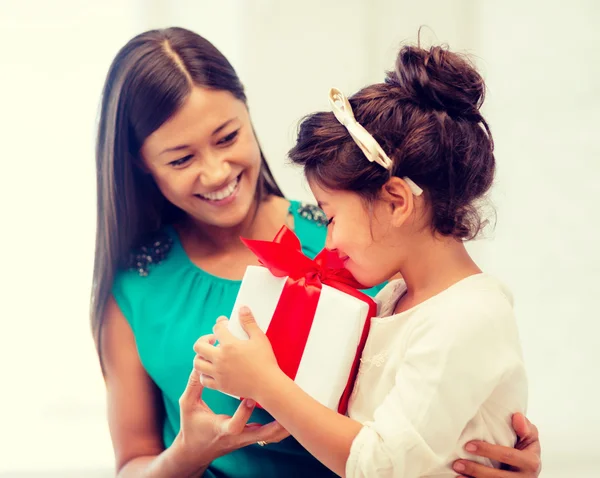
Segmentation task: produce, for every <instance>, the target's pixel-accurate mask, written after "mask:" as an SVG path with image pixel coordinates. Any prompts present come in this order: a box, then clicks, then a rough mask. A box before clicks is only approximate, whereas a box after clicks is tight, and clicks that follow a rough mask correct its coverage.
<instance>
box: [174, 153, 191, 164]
mask: <svg viewBox="0 0 600 478" xmlns="http://www.w3.org/2000/svg"><path fill="white" fill-rule="evenodd" d="M190 159H192V155H191V154H188V155H187V156H184V157H183V158H179V159H176V160H175V161H171V162H170V163H169V164H170V165H171V166H174V167H177V166H183V165H184V164H185V163H187V162H188V161H189V160H190Z"/></svg>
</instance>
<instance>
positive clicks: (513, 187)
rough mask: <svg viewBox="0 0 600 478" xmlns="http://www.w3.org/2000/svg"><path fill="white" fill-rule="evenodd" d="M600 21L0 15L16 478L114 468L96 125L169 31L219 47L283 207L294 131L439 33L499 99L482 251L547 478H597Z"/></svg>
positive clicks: (56, 7) (479, 10)
mask: <svg viewBox="0 0 600 478" xmlns="http://www.w3.org/2000/svg"><path fill="white" fill-rule="evenodd" d="M599 21H600V6H599V4H597V3H595V2H593V1H591V0H590V1H583V0H579V1H578V0H573V1H570V2H566V1H560V2H559V1H544V2H542V1H538V2H534V1H530V2H517V1H516V0H505V1H503V2H492V1H475V0H471V1H469V0H461V1H453V2H446V1H442V0H439V1H434V0H428V1H421V2H407V1H399V0H395V1H394V0H378V1H366V0H346V1H342V0H336V1H333V0H331V1H328V2H324V1H319V0H305V1H303V2H291V1H290V2H281V1H276V0H254V1H250V0H247V1H244V0H222V1H219V2H215V1H213V2H208V1H207V2H198V1H196V0H180V1H177V2H167V1H166V0H165V1H163V0H147V1H143V0H135V1H134V0H131V1H127V2H124V1H119V0H111V1H108V2H107V1H104V2H102V3H100V2H95V3H89V4H88V3H85V4H84V3H82V2H77V1H75V0H71V1H68V0H60V1H58V0H57V1H55V2H44V1H42V0H40V1H17V0H0V42H1V44H2V45H3V55H2V57H1V59H0V61H1V62H2V66H1V67H0V71H1V72H2V76H0V95H1V96H0V99H1V103H0V104H1V105H2V106H1V111H2V114H0V135H1V137H2V158H3V162H2V173H1V174H0V185H1V187H0V199H1V200H2V202H1V204H2V217H3V218H4V219H5V220H4V223H3V225H2V232H3V233H2V234H1V235H0V237H1V239H0V241H2V250H3V251H5V259H4V262H3V266H2V268H1V269H0V270H1V272H0V278H1V280H2V289H1V290H2V293H1V296H2V298H1V300H0V318H1V319H2V320H1V321H0V378H1V379H2V391H3V393H2V395H0V423H2V424H3V426H2V428H3V430H5V431H4V432H3V433H2V434H1V435H0V473H1V472H2V471H10V470H17V469H26V468H29V469H33V468H35V467H37V468H39V469H56V470H67V469H78V468H86V467H87V468H90V469H92V468H97V469H102V468H103V467H106V468H110V466H111V460H112V452H111V449H110V443H109V441H108V435H107V430H106V425H105V422H104V409H103V407H104V402H103V400H104V398H103V385H102V380H101V378H100V375H99V371H98V368H97V365H96V362H95V356H94V351H93V345H92V342H91V339H90V337H89V333H88V325H87V300H88V287H89V278H90V274H91V264H92V241H93V233H94V231H93V228H94V178H93V134H94V120H95V117H96V113H97V106H98V99H99V93H100V89H101V85H102V83H103V80H104V75H105V73H106V70H107V68H108V65H109V62H110V61H111V59H112V57H113V56H114V54H115V53H116V51H117V49H118V48H119V47H120V46H121V45H122V44H123V43H124V42H125V41H126V40H127V39H128V38H130V37H131V36H133V35H134V34H135V33H137V32H139V31H142V30H144V29H147V28H152V27H160V26H168V25H173V24H177V25H181V26H185V27H188V28H191V29H194V30H196V31H198V32H199V33H201V34H203V35H205V36H206V37H207V38H209V39H210V40H211V41H213V42H214V43H215V44H216V46H217V47H219V48H221V49H222V51H223V52H224V53H225V54H226V55H227V56H228V57H229V58H230V60H231V61H232V63H233V64H234V66H235V67H236V68H237V70H238V72H239V73H240V76H241V77H242V80H243V81H244V82H245V84H246V86H247V91H248V95H249V99H250V107H251V112H252V116H253V119H254V122H255V125H256V128H257V131H258V133H259V137H260V138H261V142H262V144H263V147H264V149H265V152H266V154H267V157H268V158H269V159H270V163H271V165H272V167H273V170H274V171H275V174H276V176H277V179H278V180H279V182H280V184H281V185H282V187H283V189H284V191H285V192H286V193H287V194H288V195H289V196H293V197H299V198H303V199H308V198H310V194H309V192H308V190H307V188H306V187H305V186H304V185H303V181H302V178H301V174H300V173H299V172H298V171H296V170H294V169H292V168H291V167H289V166H286V165H285V162H284V157H285V153H286V151H287V150H288V149H289V148H290V147H291V146H292V144H293V140H294V135H295V131H296V126H297V122H298V119H299V118H300V117H301V116H302V115H304V114H306V113H309V112H311V111H313V110H315V109H325V108H327V99H326V95H327V91H328V89H329V87H330V86H334V85H335V86H337V87H339V88H342V89H343V90H345V91H347V92H352V91H353V90H355V89H357V88H359V87H360V86H362V85H364V84H367V83H369V82H373V81H379V80H381V79H382V78H383V70H385V69H387V68H390V67H391V66H392V64H393V60H394V57H395V53H396V50H397V47H398V45H399V44H400V42H401V41H403V40H411V41H414V39H415V38H416V31H417V29H418V27H419V26H420V25H422V24H425V25H427V26H429V27H430V29H429V30H425V31H424V32H423V39H424V41H425V42H427V43H431V42H436V43H438V42H447V43H449V44H450V46H451V47H452V48H453V49H460V50H467V51H470V52H472V53H473V54H475V55H476V56H477V62H478V64H479V65H480V66H481V68H482V71H483V73H484V75H485V77H486V79H487V81H488V86H489V95H488V101H487V104H486V106H485V112H486V115H487V117H488V119H489V121H490V123H491V126H492V130H493V133H494V136H495V140H496V145H497V160H498V165H499V168H498V182H497V185H496V187H495V189H494V194H493V200H494V202H495V205H496V208H497V212H498V225H497V228H496V230H495V232H494V233H492V234H490V237H489V239H487V240H485V241H481V242H479V243H476V244H474V245H473V246H472V250H473V251H474V253H475V255H476V256H477V257H478V258H479V260H480V261H481V263H482V264H483V265H484V266H485V267H486V268H487V269H488V270H489V271H491V272H493V273H496V274H498V275H500V276H501V277H502V278H504V279H505V280H506V281H507V282H508V284H509V285H510V286H511V287H512V288H513V291H514V293H515V296H516V301H517V311H518V314H519V320H520V326H521V332H522V338H523V346H524V349H525V353H526V359H527V363H528V368H529V374H530V380H531V400H530V411H529V415H530V417H531V418H532V419H533V420H534V422H536V424H537V425H538V426H539V427H540V429H541V433H542V443H543V447H544V466H545V472H544V476H547V477H548V478H551V475H550V474H551V473H552V472H554V473H555V474H556V476H577V477H578V478H579V477H582V478H584V477H585V476H588V475H585V473H587V471H583V468H582V471H581V472H577V473H574V471H573V470H574V468H573V467H574V466H576V465H577V464H582V465H581V466H585V465H586V462H588V463H590V464H591V463H593V462H594V461H595V462H596V463H598V462H599V461H600V458H599V457H598V453H597V449H598V447H597V445H596V438H597V433H598V431H600V412H599V411H598V408H597V407H596V403H597V402H598V399H599V398H600V393H599V392H598V389H599V388H598V385H597V377H598V372H597V365H598V364H600V353H599V352H598V349H599V347H598V346H597V344H599V343H600V339H599V333H600V326H599V325H598V319H599V318H600V317H599V316H600V314H599V313H598V311H597V301H595V300H594V299H595V298H594V289H595V287H594V286H597V285H598V283H599V281H598V280H597V279H596V277H597V274H598V273H599V272H600V270H599V269H600V254H598V252H597V247H596V246H595V244H596V243H597V236H598V230H599V226H598V219H600V217H599V214H598V212H597V209H596V208H597V206H598V200H597V199H596V191H597V190H598V189H599V188H598V187H596V185H595V182H596V181H597V176H598V174H599V173H600V165H599V162H598V161H599V159H600V155H599V152H600V151H599V149H600V147H599V146H598V143H597V142H596V141H595V139H596V138H595V136H596V134H595V133H596V132H595V131H594V130H593V128H594V127H595V126H597V125H598V119H597V118H598V116H599V113H600V88H599V86H598V85H599V83H598V80H597V78H598V75H599V74H600V64H599V58H600V52H599V51H598V50H599V47H598V45H599V43H600V34H599V33H598V29H597V25H598V23H599ZM593 242H594V244H593ZM474 360H476V358H475V357H474ZM32 454H33V455H35V456H36V459H37V464H34V463H33V460H31V458H30V457H31V456H32ZM563 469H564V470H569V471H568V472H567V471H565V472H564V473H563V472H562V471H561V470H563ZM589 476H592V475H591V474H590V475H589Z"/></svg>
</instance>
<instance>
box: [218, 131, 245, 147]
mask: <svg viewBox="0 0 600 478" xmlns="http://www.w3.org/2000/svg"><path fill="white" fill-rule="evenodd" d="M239 131H240V130H235V131H233V132H232V133H229V134H228V135H227V136H225V137H223V138H221V139H220V140H219V141H217V144H218V145H224V144H229V143H231V142H232V141H233V140H234V139H235V138H236V137H237V135H238V133H239Z"/></svg>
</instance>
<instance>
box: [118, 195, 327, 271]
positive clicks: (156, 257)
mask: <svg viewBox="0 0 600 478" xmlns="http://www.w3.org/2000/svg"><path fill="white" fill-rule="evenodd" d="M296 213H297V214H298V215H299V216H300V217H302V218H304V219H307V220H308V221H312V222H314V223H316V224H317V226H320V227H322V226H327V223H328V220H327V216H326V215H325V213H324V212H323V211H322V210H321V209H320V208H319V207H317V206H315V205H314V204H308V203H302V202H301V203H298V207H297V208H296ZM172 248H173V238H172V237H171V236H170V235H169V233H168V232H167V231H165V230H163V231H161V232H158V233H156V234H154V235H153V236H152V237H151V239H149V240H148V241H147V242H146V243H145V244H144V245H142V246H141V247H138V248H137V249H134V250H133V251H132V252H131V254H130V256H129V260H128V263H127V269H129V270H131V271H136V272H137V273H138V274H139V275H140V276H141V277H146V276H148V274H149V273H150V269H151V267H152V266H155V265H158V264H160V263H161V262H162V261H164V260H165V259H166V257H167V256H168V255H169V252H170V251H171V249H172Z"/></svg>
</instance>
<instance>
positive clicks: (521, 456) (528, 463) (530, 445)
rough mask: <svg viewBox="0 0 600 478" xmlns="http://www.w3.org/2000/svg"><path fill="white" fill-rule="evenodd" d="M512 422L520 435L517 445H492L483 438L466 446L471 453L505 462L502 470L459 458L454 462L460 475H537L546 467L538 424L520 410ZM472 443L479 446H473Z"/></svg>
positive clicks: (520, 477) (495, 477)
mask: <svg viewBox="0 0 600 478" xmlns="http://www.w3.org/2000/svg"><path fill="white" fill-rule="evenodd" d="M512 422H513V428H514V429H515V432H516V433H517V436H518V437H519V441H518V442H517V444H516V445H515V448H508V447H504V446H500V445H490V444H489V443H486V442H480V441H474V442H469V443H468V444H467V445H466V447H465V448H466V450H467V451H468V452H469V453H472V454H474V455H479V456H484V457H486V458H490V459H492V460H496V461H498V462H500V463H503V464H504V465H503V467H502V469H500V470H497V469H494V468H489V467H487V466H484V465H480V464H478V463H474V462H472V461H467V460H457V461H456V462H455V463H454V471H457V472H458V473H462V474H461V475H460V477H462V478H465V477H472V478H537V477H538V476H539V474H540V472H541V470H542V466H541V448H540V441H539V437H538V430H537V427H536V426H535V425H533V424H532V423H531V422H530V421H529V420H527V418H525V417H524V416H523V415H522V414H520V413H517V414H515V415H513V420H512ZM470 445H473V446H474V447H475V449H473V450H471V449H469V446H470Z"/></svg>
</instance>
